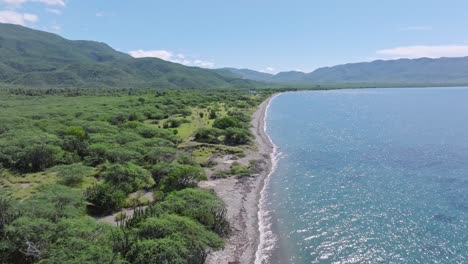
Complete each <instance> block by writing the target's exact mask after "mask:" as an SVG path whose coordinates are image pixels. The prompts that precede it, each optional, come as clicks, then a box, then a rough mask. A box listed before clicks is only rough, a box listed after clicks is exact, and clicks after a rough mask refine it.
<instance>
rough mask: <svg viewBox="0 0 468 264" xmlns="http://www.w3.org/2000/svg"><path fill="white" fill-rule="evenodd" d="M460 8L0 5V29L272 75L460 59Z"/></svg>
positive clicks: (216, 2)
mask: <svg viewBox="0 0 468 264" xmlns="http://www.w3.org/2000/svg"><path fill="white" fill-rule="evenodd" d="M467 10H468V1H466V0H465V1H462V0H459V1H452V0H445V1H433V0H432V1H431V0H425V1H419V0H413V1H410V0H393V1H385V0H380V1H378V0H353V1H348V0H341V1H338V0H323V1H322V0H308V1H306V0H288V1H273V0H270V1H264V0H249V1H248V0H235V1H228V0H225V1H223V0H192V1H188V0H186V1H177V0H166V1H158V0H153V1H149V0H148V1H144V0H133V1H125V0H118V1H111V0H0V22H8V23H16V24H22V25H25V26H28V27H32V28H36V29H41V30H47V31H51V32H55V33H58V34H60V35H62V36H64V37H66V38H69V39H87V40H96V41H101V42H105V43H108V44H109V45H111V46H112V47H114V48H116V49H118V50H120V51H124V52H129V53H131V54H132V55H133V56H156V57H160V58H163V59H166V60H171V61H174V62H178V63H183V64H186V65H191V66H201V67H209V68H213V67H215V68H219V67H226V66H231V67H240V68H251V69H255V70H261V71H267V72H278V71H284V70H301V71H306V72H308V71H312V70H314V69H316V68H318V67H322V66H332V65H336V64H342V63H348V62H359V61H370V60H374V59H394V58H402V57H406V58H416V57H442V56H448V57H456V56H468V26H467V25H468V15H467Z"/></svg>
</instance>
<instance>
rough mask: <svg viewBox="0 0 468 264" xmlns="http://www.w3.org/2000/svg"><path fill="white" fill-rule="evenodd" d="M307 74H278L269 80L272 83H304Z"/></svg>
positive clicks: (293, 72) (295, 72) (294, 72)
mask: <svg viewBox="0 0 468 264" xmlns="http://www.w3.org/2000/svg"><path fill="white" fill-rule="evenodd" d="M306 77H307V74H306V73H304V72H299V71H288V72H280V73H278V74H276V75H275V76H273V78H271V81H273V82H287V83H289V82H305V81H306Z"/></svg>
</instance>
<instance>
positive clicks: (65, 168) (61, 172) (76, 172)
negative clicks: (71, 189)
mask: <svg viewBox="0 0 468 264" xmlns="http://www.w3.org/2000/svg"><path fill="white" fill-rule="evenodd" d="M53 170H54V171H55V172H56V173H57V176H58V177H59V178H60V179H59V182H60V183H62V184H64V185H67V186H76V185H78V184H80V183H82V182H83V180H84V179H85V178H86V177H88V176H91V175H92V173H93V168H92V167H88V166H85V165H83V164H80V163H75V164H71V165H61V166H56V167H54V168H53Z"/></svg>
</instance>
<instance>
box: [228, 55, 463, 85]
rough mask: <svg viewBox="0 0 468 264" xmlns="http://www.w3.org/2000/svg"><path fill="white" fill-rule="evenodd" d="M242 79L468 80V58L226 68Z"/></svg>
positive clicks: (290, 81) (302, 80) (284, 80)
mask: <svg viewBox="0 0 468 264" xmlns="http://www.w3.org/2000/svg"><path fill="white" fill-rule="evenodd" d="M224 69H225V70H228V71H230V72H232V73H233V74H236V75H238V76H240V77H242V78H245V79H250V80H256V81H263V82H273V83H319V84H320V83H379V84H384V83H392V84H398V83H402V84H405V83H407V84H418V83H421V84H431V83H432V84H438V83H446V84H456V83H468V57H462V58H439V59H430V58H420V59H398V60H376V61H372V62H360V63H349V64H343V65H337V66H333V67H324V68H319V69H317V70H315V71H313V72H310V73H304V72H298V71H290V72H280V73H278V74H275V75H274V74H268V73H264V72H256V71H252V70H248V69H234V68H224Z"/></svg>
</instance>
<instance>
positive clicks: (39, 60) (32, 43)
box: [0, 23, 253, 89]
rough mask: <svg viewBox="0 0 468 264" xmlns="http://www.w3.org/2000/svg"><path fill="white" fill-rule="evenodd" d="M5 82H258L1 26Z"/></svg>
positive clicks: (0, 75) (0, 77) (0, 68)
mask: <svg viewBox="0 0 468 264" xmlns="http://www.w3.org/2000/svg"><path fill="white" fill-rule="evenodd" d="M0 83H3V84H8V85H15V86H18V87H29V88H34V89H38V88H44V89H48V88H51V87H64V88H75V89H76V88H77V87H91V88H93V89H97V88H100V87H113V88H116V87H120V88H122V87H123V88H210V87H211V88H222V87H240V86H242V87H246V86H249V85H252V84H253V82H250V81H246V80H242V79H240V78H238V77H237V76H234V75H232V74H230V73H228V72H222V71H215V70H208V69H202V68H197V67H187V66H183V65H180V64H176V63H171V62H168V61H164V60H160V59H157V58H140V59H136V58H133V57H131V56H129V55H128V54H125V53H122V52H119V51H116V50H114V49H112V48H111V47H109V46H108V45H106V44H104V43H99V42H94V41H82V40H78V41H72V40H67V39H64V38H62V37H60V36H58V35H55V34H52V33H47V32H43V31H38V30H33V29H30V28H26V27H22V26H18V25H11V24H2V23H0Z"/></svg>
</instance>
